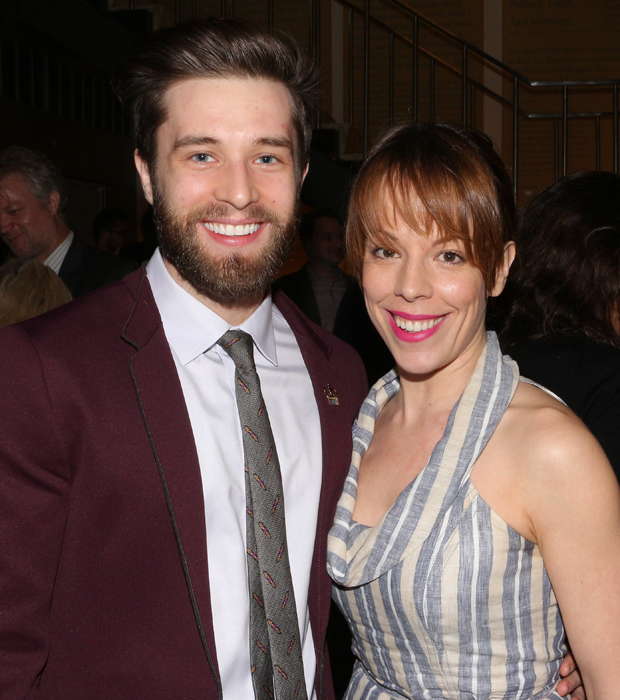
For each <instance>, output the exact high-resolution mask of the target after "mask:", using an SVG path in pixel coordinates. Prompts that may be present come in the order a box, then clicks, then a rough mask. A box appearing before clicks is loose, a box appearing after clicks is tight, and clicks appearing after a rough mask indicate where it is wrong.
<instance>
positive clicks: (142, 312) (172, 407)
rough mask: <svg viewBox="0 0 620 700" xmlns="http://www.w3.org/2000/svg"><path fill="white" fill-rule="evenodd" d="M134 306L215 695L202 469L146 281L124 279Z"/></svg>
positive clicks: (139, 355)
mask: <svg viewBox="0 0 620 700" xmlns="http://www.w3.org/2000/svg"><path fill="white" fill-rule="evenodd" d="M125 282H126V284H127V285H128V286H129V287H130V288H132V291H133V292H134V296H135V298H136V303H135V305H134V308H133V310H132V312H131V315H130V317H129V319H128V321H127V323H126V325H125V328H124V329H123V338H124V339H125V340H126V341H127V342H129V343H130V344H131V345H133V346H134V348H135V349H136V352H135V354H134V355H133V357H132V358H131V363H130V368H129V369H130V373H131V376H132V381H133V383H134V388H135V390H136V395H137V398H138V402H139V405H140V410H141V413H142V418H143V421H144V426H145V430H146V431H147V434H148V437H149V441H150V444H151V449H152V453H153V468H154V469H158V471H159V474H160V478H161V482H162V489H163V491H164V495H165V497H166V502H167V505H168V510H169V513H170V518H171V523H172V527H173V529H174V533H175V537H176V540H177V547H178V549H179V556H180V563H181V565H182V566H183V570H184V574H185V578H186V583H187V588H188V595H189V597H190V601H191V604H192V608H193V611H194V617H195V619H196V624H197V627H198V631H199V633H200V637H201V641H202V644H203V647H204V650H205V653H206V655H207V659H208V662H209V664H210V666H211V670H212V672H213V675H214V678H215V682H216V684H217V686H218V692H219V693H220V695H221V683H220V680H219V673H218V670H217V657H216V653H215V638H214V633H213V626H212V620H211V601H210V595H209V575H208V568H207V543H206V525H205V517H204V500H203V491H202V479H201V475H200V465H199V462H198V455H197V453H196V447H195V442H194V436H193V433H192V428H191V424H190V420H189V415H188V413H187V407H186V404H185V399H184V397H183V390H182V388H181V383H180V381H179V378H178V374H177V370H176V366H175V364H174V359H173V357H172V354H171V352H170V348H169V345H168V341H167V339H166V336H165V333H164V329H163V325H162V322H161V318H160V316H159V312H158V310H157V306H156V304H155V300H154V299H153V295H152V293H151V290H150V286H149V284H148V280H147V279H146V272H143V274H142V276H141V277H140V275H139V274H138V273H135V274H132V275H130V276H129V277H127V278H126V279H125Z"/></svg>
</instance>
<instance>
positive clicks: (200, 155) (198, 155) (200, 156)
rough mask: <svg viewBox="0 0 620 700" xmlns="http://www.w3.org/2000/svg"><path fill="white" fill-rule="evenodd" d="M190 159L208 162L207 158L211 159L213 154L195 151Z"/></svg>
mask: <svg viewBox="0 0 620 700" xmlns="http://www.w3.org/2000/svg"><path fill="white" fill-rule="evenodd" d="M192 159H193V160H195V161H196V162H197V163H208V162H209V160H213V156H210V155H209V154H208V153H195V154H194V155H193V156H192Z"/></svg>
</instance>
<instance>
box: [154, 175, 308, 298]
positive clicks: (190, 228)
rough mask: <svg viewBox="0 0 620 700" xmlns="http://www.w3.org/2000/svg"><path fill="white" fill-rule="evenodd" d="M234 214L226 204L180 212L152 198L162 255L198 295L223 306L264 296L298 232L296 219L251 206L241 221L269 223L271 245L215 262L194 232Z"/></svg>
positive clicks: (161, 198) (159, 197)
mask: <svg viewBox="0 0 620 700" xmlns="http://www.w3.org/2000/svg"><path fill="white" fill-rule="evenodd" d="M232 211H233V209H232V207H229V206H226V205H224V204H209V205H205V206H204V207H200V208H196V209H192V210H190V211H187V212H183V213H181V212H178V211H176V210H175V209H174V208H173V207H172V206H170V204H169V203H168V202H167V201H166V199H165V197H164V196H163V193H161V192H160V191H159V190H158V189H156V190H155V192H154V195H153V217H154V219H155V225H156V226H157V233H158V236H159V247H160V249H161V252H162V255H163V256H164V257H165V258H166V259H167V260H168V261H169V262H170V263H172V265H174V267H175V268H176V270H177V271H178V273H179V274H180V275H181V277H183V279H184V280H186V281H187V282H189V283H190V284H191V285H192V287H193V288H194V289H195V290H196V291H197V292H198V293H199V294H202V295H205V296H207V297H209V298H210V299H212V300H213V301H215V302H217V303H218V304H222V305H224V306H226V305H230V304H234V303H235V302H238V301H243V300H246V299H248V300H249V299H253V298H256V297H257V296H260V295H261V294H264V292H265V290H266V289H267V287H268V286H269V284H270V283H271V281H272V280H273V278H274V277H275V275H276V273H277V272H278V270H279V269H280V268H281V267H282V265H283V264H284V261H285V260H286V258H287V257H288V254H289V252H290V250H291V246H292V243H293V240H294V238H295V233H296V230H297V217H296V215H295V214H292V215H291V216H290V217H289V219H288V220H283V219H281V218H280V217H279V216H278V215H277V214H276V213H275V212H273V211H271V210H269V209H266V208H264V207H262V206H260V205H252V206H249V207H248V208H247V210H245V211H244V212H243V213H244V217H245V218H248V219H254V220H257V221H261V222H264V223H267V224H269V231H267V232H266V233H267V235H268V236H269V240H268V241H266V243H265V244H264V245H263V248H262V249H261V250H260V251H259V252H258V253H256V254H255V255H253V256H251V257H250V256H246V255H244V254H242V253H237V252H231V253H229V254H228V255H226V256H224V257H221V258H218V259H216V258H214V257H213V256H211V255H210V253H209V252H208V251H207V250H206V249H205V248H204V247H203V246H201V244H200V241H199V238H198V234H197V231H196V227H197V226H198V225H200V224H199V222H200V221H215V220H217V219H219V218H227V217H229V216H230V215H231V212H232ZM207 235H209V234H207ZM261 235H263V236H264V235H265V234H264V233H262V234H261Z"/></svg>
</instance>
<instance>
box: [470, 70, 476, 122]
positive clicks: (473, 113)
mask: <svg viewBox="0 0 620 700" xmlns="http://www.w3.org/2000/svg"><path fill="white" fill-rule="evenodd" d="M470 126H471V128H472V130H473V131H475V130H476V83H474V82H473V81H472V84H471V125H470Z"/></svg>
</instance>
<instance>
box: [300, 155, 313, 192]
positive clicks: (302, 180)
mask: <svg viewBox="0 0 620 700" xmlns="http://www.w3.org/2000/svg"><path fill="white" fill-rule="evenodd" d="M309 167H310V159H308V162H307V163H306V165H305V167H304V169H303V172H302V173H301V177H300V178H299V182H298V183H297V194H299V193H300V192H301V188H302V185H303V184H304V180H305V179H306V175H307V174H308V168H309Z"/></svg>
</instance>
